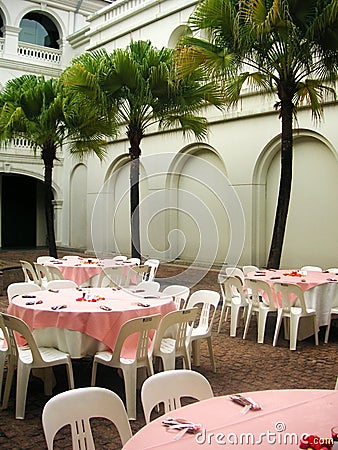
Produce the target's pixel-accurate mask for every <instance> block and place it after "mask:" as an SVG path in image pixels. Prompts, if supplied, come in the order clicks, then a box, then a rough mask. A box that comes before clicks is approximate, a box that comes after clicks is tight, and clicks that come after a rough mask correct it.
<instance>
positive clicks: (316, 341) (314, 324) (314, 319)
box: [313, 315, 319, 345]
mask: <svg viewBox="0 0 338 450" xmlns="http://www.w3.org/2000/svg"><path fill="white" fill-rule="evenodd" d="M313 331H314V335H315V345H319V341H318V319H317V316H316V315H314V316H313Z"/></svg>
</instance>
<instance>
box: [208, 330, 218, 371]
mask: <svg viewBox="0 0 338 450" xmlns="http://www.w3.org/2000/svg"><path fill="white" fill-rule="evenodd" d="M207 343H208V349H209V355H210V361H211V367H212V371H213V372H214V373H216V363H215V356H214V350H213V348H212V340H211V336H209V337H208V338H207Z"/></svg>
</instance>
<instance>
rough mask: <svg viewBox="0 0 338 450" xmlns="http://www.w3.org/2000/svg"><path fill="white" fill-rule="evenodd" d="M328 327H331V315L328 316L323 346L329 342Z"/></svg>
mask: <svg viewBox="0 0 338 450" xmlns="http://www.w3.org/2000/svg"><path fill="white" fill-rule="evenodd" d="M330 327H331V314H329V320H328V322H327V325H326V331H325V337H324V344H327V343H328V342H329V334H330Z"/></svg>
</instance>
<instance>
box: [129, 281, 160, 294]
mask: <svg viewBox="0 0 338 450" xmlns="http://www.w3.org/2000/svg"><path fill="white" fill-rule="evenodd" d="M160 287H161V285H160V283H159V282H158V281H141V283H139V284H137V285H136V286H135V287H133V288H132V290H133V291H138V290H143V291H145V292H159V290H160Z"/></svg>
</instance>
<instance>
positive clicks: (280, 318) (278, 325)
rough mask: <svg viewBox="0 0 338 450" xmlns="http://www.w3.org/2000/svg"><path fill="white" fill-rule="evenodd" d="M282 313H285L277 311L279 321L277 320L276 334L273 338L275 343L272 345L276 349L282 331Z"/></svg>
mask: <svg viewBox="0 0 338 450" xmlns="http://www.w3.org/2000/svg"><path fill="white" fill-rule="evenodd" d="M282 312H283V311H282V310H281V309H279V310H278V311H277V320H276V327H275V334H274V336H273V342H272V345H273V346H274V347H276V345H277V341H278V336H279V331H280V327H281V324H282V320H283V316H282Z"/></svg>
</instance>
